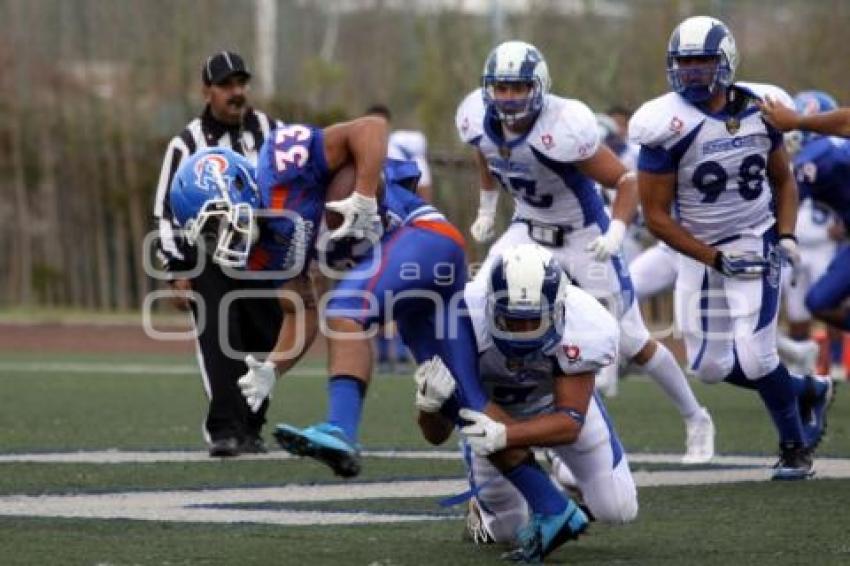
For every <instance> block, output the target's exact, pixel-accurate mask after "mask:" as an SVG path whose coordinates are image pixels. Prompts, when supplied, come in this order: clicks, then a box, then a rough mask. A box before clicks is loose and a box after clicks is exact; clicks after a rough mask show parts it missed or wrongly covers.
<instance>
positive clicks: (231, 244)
mask: <svg viewBox="0 0 850 566" xmlns="http://www.w3.org/2000/svg"><path fill="white" fill-rule="evenodd" d="M257 234H258V229H257V224H256V219H255V218H254V209H253V208H252V207H251V206H250V205H249V204H247V203H244V202H243V203H237V204H235V205H234V204H231V203H230V201H229V200H228V199H226V198H225V199H213V200H209V201H207V202H206V203H204V206H203V207H202V208H201V210H200V212H198V216H197V218H196V219H194V220H192V221H190V225H189V227H188V238H189V241H190V242H192V243H194V244H196V245H197V242H199V241H201V240H203V242H204V245H205V246H206V249H207V250H211V255H212V259H213V261H214V262H216V263H217V264H219V265H223V266H226V267H233V268H244V267H245V266H246V265H247V263H248V255H249V254H250V252H251V245H252V244H253V243H254V242H255V241H256V239H257Z"/></svg>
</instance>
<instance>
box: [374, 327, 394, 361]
mask: <svg viewBox="0 0 850 566" xmlns="http://www.w3.org/2000/svg"><path fill="white" fill-rule="evenodd" d="M375 342H377V344H378V361H379V362H380V363H385V362H388V361H389V360H390V341H389V340H387V339H386V338H385V337H384V333H383V331H381V332H378V334H377V335H376V336H375Z"/></svg>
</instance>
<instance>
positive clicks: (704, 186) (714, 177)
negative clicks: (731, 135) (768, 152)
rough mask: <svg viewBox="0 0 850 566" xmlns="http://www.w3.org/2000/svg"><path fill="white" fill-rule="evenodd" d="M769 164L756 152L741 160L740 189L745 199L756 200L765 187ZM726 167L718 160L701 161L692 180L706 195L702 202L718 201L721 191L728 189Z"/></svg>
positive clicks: (739, 172) (739, 171)
mask: <svg viewBox="0 0 850 566" xmlns="http://www.w3.org/2000/svg"><path fill="white" fill-rule="evenodd" d="M766 165H767V162H766V161H765V159H764V157H762V156H761V155H759V154H756V153H754V154H753V155H749V156H747V157H745V158H744V159H743V161H741V167H740V168H739V170H738V190H739V191H740V193H741V198H743V199H744V200H755V199H757V198H758V197H759V195H760V194H761V192H762V190H763V188H764V170H765V167H766ZM728 178H729V177H728V175H727V174H726V169H724V167H723V165H721V164H720V163H718V162H717V161H706V162H704V163H700V164H699V166H698V167H697V168H696V169H695V170H694V174H693V176H692V177H691V182H692V183H693V185H694V187H696V189H697V190H698V191H699V192H701V193H702V194H703V195H704V196H703V197H702V202H705V203H712V202H716V201H717V199H718V198H719V197H720V193H722V192H723V191H724V190H726V181H727V180H728Z"/></svg>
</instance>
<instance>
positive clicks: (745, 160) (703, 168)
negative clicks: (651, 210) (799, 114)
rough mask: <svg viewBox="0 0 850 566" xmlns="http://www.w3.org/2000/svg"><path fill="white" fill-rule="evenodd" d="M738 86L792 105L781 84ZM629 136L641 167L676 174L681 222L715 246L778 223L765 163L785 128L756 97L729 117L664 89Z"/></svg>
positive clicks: (646, 106) (646, 107)
mask: <svg viewBox="0 0 850 566" xmlns="http://www.w3.org/2000/svg"><path fill="white" fill-rule="evenodd" d="M736 87H738V88H739V89H741V90H743V91H745V92H747V91H748V92H749V93H751V94H752V95H754V96H757V97H763V96H765V95H769V96H771V97H773V98H774V99H778V100H779V101H780V102H782V103H783V104H786V105H788V106H790V107H791V108H793V107H794V104H793V102H792V101H791V98H790V97H789V96H788V94H787V93H786V92H785V91H783V90H782V89H780V88H778V87H775V86H771V85H763V84H755V83H737V84H736ZM629 139H630V141H632V142H634V143H639V144H640V145H641V156H640V159H639V168H640V169H641V170H645V171H649V172H652V173H676V176H677V187H676V198H675V201H674V206H675V208H676V212H677V213H678V214H679V218H680V221H681V223H682V226H683V227H684V228H685V229H686V230H688V232H690V233H691V234H692V235H693V236H694V237H696V238H697V239H699V240H701V241H703V242H705V243H708V244H714V243H716V242H718V241H721V240H724V239H725V238H729V237H733V236H737V235H742V234H750V235H754V236H760V235H761V234H763V233H764V232H765V231H766V230H767V229H768V228H769V227H770V226H771V225H773V223H774V222H775V219H774V216H773V212H772V210H771V201H772V199H773V195H772V191H771V187H770V185H769V182H768V180H767V175H766V169H767V162H768V156H769V154H770V153H771V152H772V151H773V150H774V149H775V148H776V147H777V146H778V145H779V144H781V143H782V134H781V133H779V132H778V131H777V130H775V129H774V128H771V127H769V126H768V125H767V124H766V123H765V122H764V120H762V117H761V114H760V112H759V109H758V107H757V106H756V105H755V104H754V103H752V102H751V101H750V102H748V105H747V106H746V107H745V109H744V110H743V111H742V112H740V113H739V114H738V115H737V116H736V119H734V120H731V119H729V117H728V115H725V114H717V115H711V114H707V113H705V112H704V111H702V110H701V109H699V108H698V107H696V106H694V105H693V104H691V103H689V102H688V101H687V100H685V99H684V98H682V97H681V96H679V95H678V94H676V93H674V92H671V93H667V94H665V95H663V96H660V97H658V98H656V99H654V100H650V101H649V102H647V103H645V104H644V105H643V106H641V107H640V108H639V109H638V111H637V112H635V114H634V116H633V117H632V119H631V120H630V121H629Z"/></svg>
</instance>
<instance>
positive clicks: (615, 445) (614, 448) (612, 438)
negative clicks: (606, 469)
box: [593, 391, 623, 468]
mask: <svg viewBox="0 0 850 566" xmlns="http://www.w3.org/2000/svg"><path fill="white" fill-rule="evenodd" d="M593 398H594V399H596V404H597V405H598V406H599V412H600V413H602V418H603V419H605V426H607V427H608V437H609V442H610V443H611V453H612V454H613V455H614V463H613V467H614V468H616V467H617V465H618V464H619V463H620V460H622V459H623V444H622V443H621V442H620V437H619V436H617V431H615V430H614V425H613V423H612V422H611V417H609V416H608V410H607V409H606V408H605V403H603V402H602V397H600V396H599V393H598V392H597V391H594V392H593Z"/></svg>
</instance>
